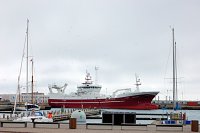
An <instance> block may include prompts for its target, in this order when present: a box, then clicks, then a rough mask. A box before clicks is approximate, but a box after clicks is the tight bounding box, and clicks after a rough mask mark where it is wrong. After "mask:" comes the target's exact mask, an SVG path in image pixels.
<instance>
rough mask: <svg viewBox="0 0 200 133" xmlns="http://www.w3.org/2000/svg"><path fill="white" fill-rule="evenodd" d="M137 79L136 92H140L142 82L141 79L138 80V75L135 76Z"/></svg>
mask: <svg viewBox="0 0 200 133" xmlns="http://www.w3.org/2000/svg"><path fill="white" fill-rule="evenodd" d="M135 78H136V83H135V85H136V92H139V91H140V89H139V86H140V85H141V82H140V79H139V78H138V76H137V74H135Z"/></svg>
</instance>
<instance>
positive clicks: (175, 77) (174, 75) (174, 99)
mask: <svg viewBox="0 0 200 133" xmlns="http://www.w3.org/2000/svg"><path fill="white" fill-rule="evenodd" d="M172 41H173V64H172V65H173V109H174V110H175V109H176V103H177V100H178V95H177V65H176V42H175V39H174V28H172Z"/></svg>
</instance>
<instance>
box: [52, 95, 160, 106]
mask: <svg viewBox="0 0 200 133" xmlns="http://www.w3.org/2000/svg"><path fill="white" fill-rule="evenodd" d="M155 95H156V94H154V95H152V94H151V95H149V94H145V95H135V96H127V97H121V98H110V99H109V98H107V99H52V98H49V100H48V103H49V105H50V106H51V107H53V108H60V107H65V108H99V109H133V110H151V109H158V106H157V105H155V104H152V103H151V101H152V99H153V98H154V97H155Z"/></svg>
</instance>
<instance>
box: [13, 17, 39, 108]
mask: <svg viewBox="0 0 200 133" xmlns="http://www.w3.org/2000/svg"><path fill="white" fill-rule="evenodd" d="M28 24H29V20H28V19H27V29H26V43H25V45H26V94H27V98H28V86H29V85H28V81H29V78H28V76H29V74H28V71H29V66H28V64H29V55H28V48H29V45H28V37H29V36H28V35H29V33H28ZM25 45H24V49H23V55H22V60H21V66H20V73H19V76H18V87H17V93H16V100H15V106H14V111H31V110H33V109H34V110H40V107H39V106H38V105H37V104H34V102H33V59H31V60H30V61H31V62H32V81H31V83H32V84H31V86H32V95H31V103H29V102H28V100H27V101H26V103H25V104H22V105H21V104H20V78H21V72H22V63H23V59H24V52H25ZM17 94H19V105H18V106H17V103H16V101H17Z"/></svg>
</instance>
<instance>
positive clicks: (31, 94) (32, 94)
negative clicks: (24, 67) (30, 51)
mask: <svg viewBox="0 0 200 133" xmlns="http://www.w3.org/2000/svg"><path fill="white" fill-rule="evenodd" d="M31 62H32V78H31V90H32V92H31V103H32V104H33V103H34V101H33V59H31Z"/></svg>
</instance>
